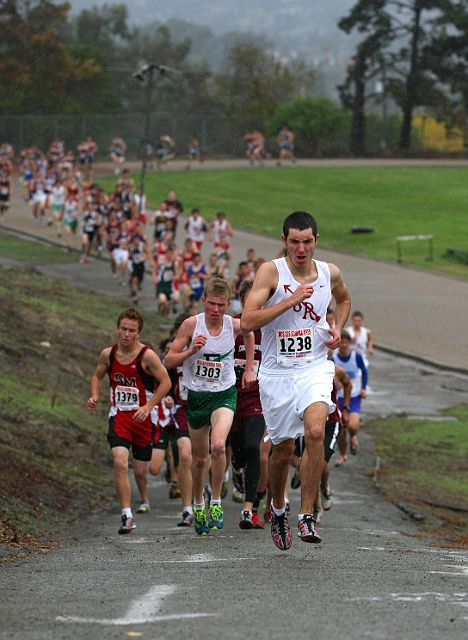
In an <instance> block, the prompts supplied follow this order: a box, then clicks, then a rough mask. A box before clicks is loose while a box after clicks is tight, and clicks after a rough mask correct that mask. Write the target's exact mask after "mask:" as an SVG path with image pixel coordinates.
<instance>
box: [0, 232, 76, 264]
mask: <svg viewBox="0 0 468 640" xmlns="http://www.w3.org/2000/svg"><path fill="white" fill-rule="evenodd" d="M0 253H1V254H2V255H4V256H6V257H7V258H13V259H14V260H25V261H26V262H34V263H40V264H43V263H47V262H76V255H74V254H70V253H66V251H64V250H63V249H59V248H58V247H50V246H47V245H42V244H38V243H37V242H33V241H32V240H31V241H29V240H24V239H22V238H17V237H16V236H14V235H12V234H9V233H1V232H0Z"/></svg>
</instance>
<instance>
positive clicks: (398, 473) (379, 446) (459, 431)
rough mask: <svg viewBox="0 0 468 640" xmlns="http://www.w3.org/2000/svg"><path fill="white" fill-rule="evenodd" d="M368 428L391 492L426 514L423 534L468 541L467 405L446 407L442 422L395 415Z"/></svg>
mask: <svg viewBox="0 0 468 640" xmlns="http://www.w3.org/2000/svg"><path fill="white" fill-rule="evenodd" d="M450 418H453V419H450ZM365 430H366V432H367V433H369V434H370V436H371V437H372V440H373V443H374V446H375V455H376V456H379V457H380V469H379V470H378V472H377V476H376V479H377V484H378V486H379V488H380V489H381V490H382V491H383V492H384V493H385V495H386V497H387V498H389V499H390V500H393V501H395V502H396V503H398V504H399V505H400V506H401V505H403V507H409V509H410V510H411V511H414V512H415V513H414V514H413V515H416V517H417V516H418V515H421V516H423V517H424V521H422V522H421V524H420V527H421V531H422V532H423V533H427V534H431V535H434V534H435V535H436V536H437V537H438V538H439V539H441V540H445V541H447V542H450V543H455V544H459V545H460V546H468V534H467V532H468V405H466V404H465V405H462V406H459V407H453V408H451V409H448V410H447V411H444V412H442V413H441V419H440V421H428V420H413V419H409V418H406V417H402V416H394V417H389V418H385V419H384V418H378V419H376V420H373V421H372V422H370V423H368V424H367V425H366V427H365Z"/></svg>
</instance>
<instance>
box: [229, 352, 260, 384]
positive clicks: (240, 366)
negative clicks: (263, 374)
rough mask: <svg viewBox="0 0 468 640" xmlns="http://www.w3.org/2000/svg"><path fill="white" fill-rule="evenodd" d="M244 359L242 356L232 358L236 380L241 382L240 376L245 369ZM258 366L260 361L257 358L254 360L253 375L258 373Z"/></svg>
mask: <svg viewBox="0 0 468 640" xmlns="http://www.w3.org/2000/svg"><path fill="white" fill-rule="evenodd" d="M245 365H246V360H243V359H242V358H234V371H235V372H236V380H237V382H242V376H243V375H244V371H245ZM259 368H260V362H259V361H258V360H254V368H253V372H254V374H255V376H257V375H258V370H259Z"/></svg>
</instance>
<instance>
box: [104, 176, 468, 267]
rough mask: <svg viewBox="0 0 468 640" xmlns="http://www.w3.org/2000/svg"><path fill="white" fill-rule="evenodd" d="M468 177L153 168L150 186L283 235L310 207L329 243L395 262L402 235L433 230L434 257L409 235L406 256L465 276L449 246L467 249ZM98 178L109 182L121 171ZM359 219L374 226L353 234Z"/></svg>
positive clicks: (207, 211)
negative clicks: (288, 221)
mask: <svg viewBox="0 0 468 640" xmlns="http://www.w3.org/2000/svg"><path fill="white" fill-rule="evenodd" d="M467 177H468V172H467V170H466V169H463V168H448V167H447V168H433V167H427V168H426V167H421V168H419V167H398V168H395V167H375V168H372V167H337V168H328V167H323V168H301V167H297V168H294V169H292V168H289V167H288V168H275V169H237V170H222V171H193V172H188V171H186V172H166V173H164V172H163V173H151V174H148V175H147V182H146V190H147V194H148V198H149V203H150V205H151V206H152V207H154V206H156V205H157V204H158V203H159V202H161V201H162V200H164V199H165V198H166V194H167V191H168V190H169V189H175V190H176V192H177V196H178V198H179V200H181V201H182V203H183V204H184V206H185V210H186V211H189V210H190V209H191V208H192V207H194V206H198V207H200V209H201V212H202V215H203V216H204V217H205V218H207V219H209V220H211V219H213V218H214V216H215V214H216V212H217V211H219V210H224V211H225V212H226V215H227V217H228V219H229V220H231V221H232V223H233V224H234V225H236V226H239V227H244V228H247V229H252V230H254V231H258V232H262V233H267V234H273V235H276V236H277V235H278V234H280V233H281V224H282V221H283V219H284V218H285V216H286V215H287V214H288V213H290V212H291V211H294V210H297V209H304V210H306V211H309V212H310V213H312V214H313V215H314V216H315V217H316V218H317V221H318V225H319V233H320V236H321V238H320V242H321V244H322V245H323V246H326V247H329V248H333V249H340V250H344V251H350V252H353V253H358V254H361V255H366V256H370V257H372V258H380V259H384V260H391V261H392V262H396V260H397V250H396V240H395V238H396V236H399V235H414V234H433V235H434V261H433V262H428V261H426V258H427V256H428V243H427V241H420V242H418V241H417V242H406V243H404V246H403V262H404V263H407V264H412V265H415V266H418V267H423V268H428V269H432V270H435V271H442V272H445V273H450V274H454V275H457V276H462V277H466V276H468V265H465V264H463V263H462V262H461V261H460V260H459V259H457V258H452V259H451V260H450V259H448V258H447V256H446V255H445V254H446V249H447V248H448V247H457V248H461V249H466V250H468V225H467V224H466V208H467V205H468V180H467ZM134 178H135V181H136V183H138V180H139V176H138V175H137V174H135V175H134ZM99 182H100V184H102V185H103V186H104V188H106V189H108V190H110V189H112V187H113V185H114V184H115V178H106V179H100V180H99ZM355 225H363V226H372V227H373V228H374V232H373V233H370V234H352V233H351V227H352V226H355Z"/></svg>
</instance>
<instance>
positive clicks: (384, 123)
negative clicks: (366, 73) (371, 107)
mask: <svg viewBox="0 0 468 640" xmlns="http://www.w3.org/2000/svg"><path fill="white" fill-rule="evenodd" d="M386 83H387V74H386V73H385V67H383V68H382V85H383V93H382V142H381V146H382V149H383V150H385V149H386V148H387V146H388V142H387V130H388V126H387V123H388V108H387V95H386V93H385V85H386Z"/></svg>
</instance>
